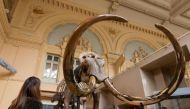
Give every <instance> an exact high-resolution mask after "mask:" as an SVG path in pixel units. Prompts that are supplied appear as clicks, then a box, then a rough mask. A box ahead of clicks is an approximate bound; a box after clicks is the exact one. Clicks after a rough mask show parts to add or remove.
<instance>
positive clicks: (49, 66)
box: [44, 63, 51, 78]
mask: <svg viewBox="0 0 190 109" xmlns="http://www.w3.org/2000/svg"><path fill="white" fill-rule="evenodd" d="M50 73H51V63H46V69H45V72H44V77H46V78H48V77H49V76H50Z"/></svg>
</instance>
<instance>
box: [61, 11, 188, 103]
mask: <svg viewBox="0 0 190 109" xmlns="http://www.w3.org/2000/svg"><path fill="white" fill-rule="evenodd" d="M105 20H114V21H119V22H125V23H127V20H126V19H125V18H123V17H120V16H117V15H110V14H104V15H99V16H97V17H93V18H90V19H88V20H86V21H84V22H83V23H81V24H80V25H79V26H78V27H77V29H76V30H75V31H74V33H73V34H72V36H71V37H70V39H69V41H68V44H67V46H66V49H65V54H64V61H63V69H64V77H65V81H66V84H67V85H68V88H69V89H70V90H71V92H72V93H74V94H75V95H77V96H86V95H88V94H89V93H90V92H91V91H92V90H90V89H89V90H81V88H80V87H79V86H80V85H79V84H78V83H77V82H76V81H75V79H74V78H73V70H72V69H73V57H74V53H75V49H76V45H77V41H78V40H79V38H80V37H81V35H82V33H84V32H85V30H86V29H88V28H89V27H90V26H91V25H93V24H95V23H97V22H100V21H105ZM155 27H156V28H158V29H159V30H161V31H162V32H163V33H164V34H165V35H166V36H167V37H168V39H169V40H170V41H171V44H172V45H173V47H174V50H175V54H176V55H175V56H176V70H175V72H174V74H175V76H174V78H173V80H172V82H171V83H170V84H169V85H168V87H167V88H165V89H163V90H161V91H160V92H158V93H156V94H153V95H152V96H149V97H145V98H141V97H135V96H130V95H127V94H123V93H120V92H119V91H118V90H117V89H115V87H114V86H113V85H112V84H111V82H110V80H109V78H106V77H105V76H102V77H103V78H99V76H97V78H99V79H100V81H102V82H104V84H105V86H106V87H107V88H108V90H109V91H110V92H111V93H112V94H113V95H114V96H115V97H117V98H118V99H120V100H122V101H125V102H126V103H128V104H131V105H150V104H154V103H157V102H159V101H161V100H164V99H166V98H167V97H168V96H170V95H171V94H172V93H173V92H174V91H175V90H176V89H177V87H178V86H179V84H180V82H181V81H182V79H183V77H184V73H185V57H184V54H183V50H182V48H181V47H180V45H179V43H178V42H177V40H176V38H175V37H174V35H173V34H172V33H171V32H170V31H169V30H167V29H166V28H165V27H163V26H162V25H155ZM88 56H89V55H88ZM91 58H92V57H91ZM91 58H88V57H86V59H83V58H81V62H84V61H85V60H86V61H88V62H89V64H90V65H92V66H93V67H94V68H93V67H92V68H90V70H89V73H91V74H94V75H95V74H97V75H99V74H101V75H102V74H104V73H103V70H101V67H99V66H98V65H103V64H101V62H100V63H99V64H95V63H96V59H91ZM97 60H98V59H97Z"/></svg>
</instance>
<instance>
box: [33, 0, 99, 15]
mask: <svg viewBox="0 0 190 109" xmlns="http://www.w3.org/2000/svg"><path fill="white" fill-rule="evenodd" d="M37 1H40V2H43V3H44V4H48V5H53V6H55V7H58V8H61V9H65V10H70V11H72V12H74V13H80V14H83V15H86V16H96V15H98V14H97V13H95V12H92V11H89V10H86V9H83V8H79V7H76V6H73V5H70V4H67V3H64V2H62V1H59V0H37Z"/></svg>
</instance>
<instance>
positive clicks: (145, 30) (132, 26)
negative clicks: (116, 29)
mask: <svg viewBox="0 0 190 109" xmlns="http://www.w3.org/2000/svg"><path fill="white" fill-rule="evenodd" d="M112 25H119V26H121V27H126V28H129V29H131V30H135V31H138V32H142V33H145V34H150V35H153V36H157V37H158V38H161V39H166V40H167V39H168V38H167V37H166V36H165V35H164V34H163V33H161V32H159V31H156V30H153V29H148V28H144V27H141V26H139V25H136V24H132V23H130V22H128V23H123V22H115V21H113V22H112Z"/></svg>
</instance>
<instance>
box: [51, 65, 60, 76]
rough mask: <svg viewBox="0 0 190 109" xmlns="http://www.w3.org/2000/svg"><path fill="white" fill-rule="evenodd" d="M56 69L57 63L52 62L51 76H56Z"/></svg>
mask: <svg viewBox="0 0 190 109" xmlns="http://www.w3.org/2000/svg"><path fill="white" fill-rule="evenodd" d="M57 71H58V65H57V64H53V68H52V73H51V78H54V79H55V78H56V77H57Z"/></svg>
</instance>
